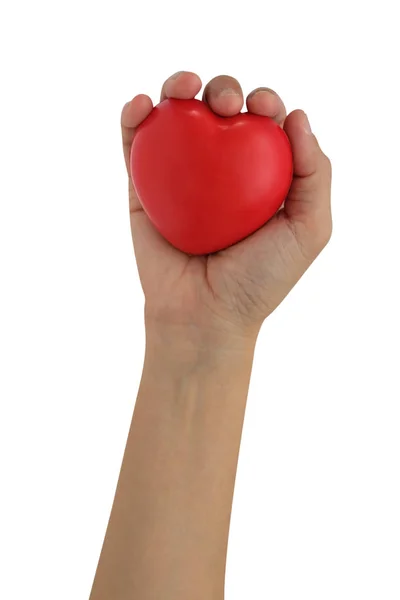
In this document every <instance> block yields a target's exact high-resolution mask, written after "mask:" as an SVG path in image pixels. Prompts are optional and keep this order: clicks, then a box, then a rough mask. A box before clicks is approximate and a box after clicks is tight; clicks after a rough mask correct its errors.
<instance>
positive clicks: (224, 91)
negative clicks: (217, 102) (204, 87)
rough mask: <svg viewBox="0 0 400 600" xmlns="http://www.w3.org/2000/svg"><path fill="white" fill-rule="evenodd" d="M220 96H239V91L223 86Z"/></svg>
mask: <svg viewBox="0 0 400 600" xmlns="http://www.w3.org/2000/svg"><path fill="white" fill-rule="evenodd" d="M218 95H219V96H239V93H238V91H237V90H234V89H233V88H223V89H222V90H221V91H220V92H219V94H218Z"/></svg>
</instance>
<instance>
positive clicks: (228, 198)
mask: <svg viewBox="0 0 400 600" xmlns="http://www.w3.org/2000/svg"><path fill="white" fill-rule="evenodd" d="M292 170H293V167H292V152H291V147H290V143H289V140H288V138H287V136H286V134H285V133H284V131H283V130H282V129H281V128H280V127H279V126H278V125H277V124H276V123H275V122H274V121H273V120H272V119H269V118H268V117H261V116H258V115H253V114H249V113H240V114H239V115H237V116H235V117H228V118H225V117H218V116H217V115H215V114H214V113H213V112H212V111H211V110H210V109H209V108H208V107H207V106H206V105H205V104H204V103H203V102H200V101H199V100H165V101H164V102H162V103H161V104H159V105H158V106H156V107H155V108H154V110H153V111H152V113H151V114H150V115H149V117H147V119H146V120H145V121H144V122H143V123H142V124H141V125H140V126H139V128H138V130H137V132H136V135H135V138H134V141H133V144H132V150H131V175H132V180H133V182H134V185H135V188H136V191H137V194H138V196H139V199H140V202H141V203H142V206H143V208H144V210H145V211H146V213H147V214H148V216H149V218H150V220H151V221H152V223H153V224H154V226H155V227H156V228H157V229H158V231H159V232H160V233H161V234H162V235H163V236H164V237H165V238H166V239H167V240H168V241H169V242H170V243H171V244H172V245H174V246H175V247H176V248H178V249H180V250H182V251H184V252H187V253H189V254H208V253H211V252H216V251H217V250H221V249H223V248H226V247H228V246H230V245H232V244H234V243H235V242H238V241H239V240H241V239H243V238H244V237H246V236H248V235H250V234H251V233H253V232H254V231H255V230H257V229H258V228H259V227H261V226H262V225H263V224H264V223H265V222H266V221H268V220H269V219H270V218H271V217H272V216H273V215H274V214H275V213H276V211H277V210H278V209H279V207H280V206H281V204H282V202H283V201H284V199H285V197H286V194H287V192H288V190H289V187H290V184H291V181H292Z"/></svg>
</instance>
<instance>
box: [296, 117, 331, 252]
mask: <svg viewBox="0 0 400 600" xmlns="http://www.w3.org/2000/svg"><path fill="white" fill-rule="evenodd" d="M284 129H285V132H286V134H287V136H288V138H289V140H290V143H291V146H292V151H293V182H292V186H291V189H290V191H289V194H288V197H287V199H286V202H285V208H284V210H285V213H286V216H287V217H288V219H289V221H290V222H291V225H292V226H293V229H294V232H295V233H296V236H297V237H298V238H299V242H300V243H301V246H302V247H303V249H304V250H305V251H306V252H307V251H308V250H309V252H310V254H311V255H313V254H318V253H319V252H320V251H321V250H322V248H323V247H324V246H325V245H326V243H327V242H328V241H329V238H330V236H331V232H332V215H331V180H332V168H331V163H330V160H329V158H328V157H327V156H326V155H325V154H324V153H323V152H322V150H321V148H320V146H319V144H318V141H317V138H316V137H315V135H313V133H312V131H311V128H310V124H309V121H308V118H307V116H306V114H305V113H304V112H303V111H302V110H295V111H293V112H292V113H290V115H289V116H288V117H287V118H286V121H285V124H284ZM308 246H309V248H308ZM307 253H308V252H307Z"/></svg>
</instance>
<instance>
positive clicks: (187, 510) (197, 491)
mask: <svg viewBox="0 0 400 600" xmlns="http://www.w3.org/2000/svg"><path fill="white" fill-rule="evenodd" d="M171 338H175V341H174V342H173V345H172V348H171V344H170V339H171ZM254 342H255V340H254V339H252V338H249V339H242V338H233V337H232V338H226V339H214V340H213V341H212V342H211V341H208V342H207V343H206V345H205V347H203V348H202V349H201V350H199V347H198V346H197V347H196V346H193V345H191V344H192V343H191V342H190V341H188V340H186V339H178V340H177V339H176V335H175V336H174V335H171V336H169V335H166V334H162V335H160V334H159V332H154V333H153V332H150V333H149V334H148V344H147V349H146V358H145V364H144V369H143V377H142V382H141V385H140V390H139V394H138V398H137V402H136V407H135V411H134V416H133V420H132V425H131V429H130V433H129V437H128V442H127V446H126V451H125V456H124V460H123V465H122V469H121V475H120V479H119V483H118V487H117V493H116V496H115V502H114V506H113V510H112V514H111V519H110V523H109V527H108V531H107V535H106V539H105V543H104V547H103V552H102V555H101V559H100V563H99V567H98V572H97V575H96V580H95V584H94V587H93V591H92V596H91V600H109V599H110V598H112V599H113V600H128V599H133V598H134V599H136V598H137V599H140V600H150V599H153V598H154V599H156V598H157V599H163V600H169V599H171V600H181V599H182V600H186V599H188V598H190V599H191V600H196V599H199V600H204V599H205V598H207V599H210V600H211V599H214V598H215V599H216V600H217V599H221V598H223V588H224V573H225V559H226V550H227V541H228V530H229V520H230V513H231V506H232V495H233V487H234V481H235V474H236V466H237V459H238V452H239V444H240V436H241V431H242V425H243V418H244V411H245V405H246V396H247V390H248V384H249V378H250V371H251V365H252V357H253V350H254Z"/></svg>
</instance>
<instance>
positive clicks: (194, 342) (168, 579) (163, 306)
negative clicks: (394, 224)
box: [91, 73, 332, 600]
mask: <svg viewBox="0 0 400 600" xmlns="http://www.w3.org/2000/svg"><path fill="white" fill-rule="evenodd" d="M200 88H201V81H200V79H199V78H198V77H197V75H195V74H193V73H181V74H177V75H175V76H173V77H172V78H170V79H168V80H167V81H166V82H165V84H164V86H163V88H162V92H161V98H162V99H164V98H166V97H175V98H193V97H194V96H196V95H197V93H198V92H199V90H200ZM204 99H205V100H206V101H207V103H208V105H209V106H210V108H211V109H212V110H213V111H214V112H216V113H217V114H219V115H221V116H229V115H234V114H237V113H238V112H239V111H240V110H241V108H242V106H243V102H244V99H243V94H242V90H241V88H240V85H239V83H238V82H237V81H236V80H235V79H233V78H232V77H228V76H221V77H217V78H215V79H213V80H212V81H211V82H210V83H208V85H207V86H206V88H205V90H204ZM246 104H247V108H248V110H249V111H250V112H253V113H255V114H258V115H263V116H268V117H270V118H273V119H274V120H275V121H276V122H277V123H278V124H279V125H280V126H281V127H283V128H284V130H285V132H286V134H287V136H288V138H289V140H290V143H291V147H292V151H293V165H294V177H293V182H292V186H291V189H290V191H289V194H288V196H287V198H286V200H285V203H284V207H282V208H281V209H280V210H279V211H278V213H277V214H276V215H275V216H274V217H273V218H272V219H271V220H270V221H268V222H267V223H266V224H265V225H264V226H263V227H262V228H261V229H259V230H258V231H256V232H255V233H254V234H253V235H251V236H250V237H248V238H247V239H245V240H243V241H242V242H240V243H238V244H236V245H234V246H232V247H231V248H229V249H227V250H224V251H222V252H219V253H216V254H214V255H210V256H201V257H189V256H186V255H184V254H182V253H181V252H179V251H178V250H176V249H175V248H173V247H172V246H170V245H169V244H168V243H167V242H166V241H165V240H164V239H163V238H162V237H161V236H160V235H159V234H158V233H157V231H156V230H155V228H154V227H153V225H152V223H151V221H150V219H149V218H148V216H147V215H146V213H145V212H144V211H143V209H142V206H141V204H140V201H139V198H138V196H137V194H136V191H135V189H134V187H133V183H132V181H131V179H129V204H130V214H131V229H132V236H133V242H134V248H135V254H136V260H137V265H138V270H139V275H140V279H141V283H142V287H143V290H144V294H145V298H146V337H147V345H146V356H145V364H144V369H143V376H142V381H141V385H140V390H139V395H138V398H137V402H136V407H135V411H134V416H133V420H132V426H131V429H130V433H129V438H128V442H127V447H126V451H125V456H124V460H123V465H122V469H121V474H120V479H119V482H118V487H117V492H116V496H115V501H114V506H113V509H112V514H111V518H110V522H109V526H108V529H107V534H106V538H105V541H104V547H103V550H102V553H101V557H100V562H99V565H98V569H97V573H96V577H95V581H94V585H93V590H92V595H91V600H128V599H129V600H197V599H201V600H222V598H223V587H224V571H225V560H226V547H227V539H228V529H229V519H230V512H231V505H232V495H233V487H234V480H235V473H236V466H237V458H238V451H239V444H240V436H241V430H242V425H243V418H244V411H245V404H246V396H247V390H248V384H249V378H250V372H251V365H252V358H253V352H254V346H255V342H256V339H257V335H258V332H259V330H260V327H261V325H262V323H263V321H264V320H265V318H266V317H268V315H269V314H271V312H272V311H273V310H274V309H275V308H276V307H277V306H278V305H279V304H280V302H282V300H283V299H284V298H285V296H286V295H287V294H288V293H289V292H290V290H291V288H292V287H293V286H294V285H295V283H296V282H297V281H298V280H299V279H300V277H301V276H302V275H303V273H304V272H305V271H306V269H307V268H308V267H309V266H310V264H311V263H312V262H313V260H314V259H315V258H316V257H317V255H318V254H319V252H320V251H321V250H322V249H323V247H324V246H325V244H326V243H327V242H328V240H329V237H330V234H331V227H332V222H331V209H330V183H331V167H330V162H329V159H328V158H327V157H326V156H325V155H324V154H323V152H322V151H321V149H320V147H319V145H318V142H317V139H316V137H315V136H314V135H313V134H312V133H311V130H310V127H309V123H308V120H307V117H306V115H305V114H304V112H303V111H300V110H296V111H293V112H292V113H291V114H290V115H288V116H286V111H285V107H284V105H283V103H282V101H281V100H280V98H279V96H278V95H277V94H275V92H272V91H271V90H269V89H268V88H259V89H257V90H254V91H253V92H252V93H251V94H250V95H249V96H248V97H247V99H246ZM151 111H152V102H151V99H150V98H149V97H148V96H145V95H142V94H141V95H139V96H136V97H135V98H134V99H133V100H132V101H131V102H129V103H128V104H127V105H125V107H124V109H123V112H122V119H121V124H122V138H123V148H124V156H125V162H126V166H127V168H128V172H129V152H130V148H131V145H132V140H133V138H134V135H135V128H136V127H137V126H138V125H139V124H140V123H141V122H142V121H143V120H144V119H145V118H146V117H147V116H148V115H149V114H150V113H151ZM160 201H163V199H162V198H160Z"/></svg>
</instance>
